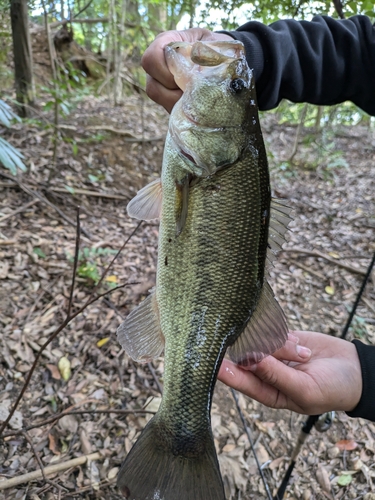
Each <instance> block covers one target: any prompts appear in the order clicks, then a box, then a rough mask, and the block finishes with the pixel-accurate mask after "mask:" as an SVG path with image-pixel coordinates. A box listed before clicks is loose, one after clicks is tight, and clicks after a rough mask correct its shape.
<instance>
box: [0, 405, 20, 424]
mask: <svg viewBox="0 0 375 500" xmlns="http://www.w3.org/2000/svg"><path fill="white" fill-rule="evenodd" d="M8 401H9V400H5V401H4V403H1V404H0V422H4V420H6V419H7V418H8V415H9V410H8V408H9V404H7V402H8ZM9 426H10V427H11V428H12V429H14V430H18V429H22V413H21V412H19V411H17V410H16V411H15V412H14V414H13V416H12V418H11V419H10V421H9Z"/></svg>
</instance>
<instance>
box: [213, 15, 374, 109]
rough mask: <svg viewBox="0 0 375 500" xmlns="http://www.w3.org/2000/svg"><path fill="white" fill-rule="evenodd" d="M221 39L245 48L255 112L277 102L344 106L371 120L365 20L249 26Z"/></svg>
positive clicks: (369, 40) (370, 44) (370, 42)
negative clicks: (254, 92) (253, 85)
mask: <svg viewBox="0 0 375 500" xmlns="http://www.w3.org/2000/svg"><path fill="white" fill-rule="evenodd" d="M221 33H226V34H228V35H230V36H232V37H233V38H235V39H237V40H240V41H241V42H243V44H244V45H245V49H246V54H247V60H248V62H249V65H250V67H251V68H253V69H254V75H255V82H256V87H257V94H258V103H259V108H260V109H262V110H267V109H271V108H274V107H276V106H277V105H278V103H279V102H280V101H281V99H283V98H285V99H289V100H291V101H293V102H309V103H312V104H319V105H330V104H337V103H340V102H343V101H346V100H349V101H352V102H354V103H355V104H357V105H358V106H359V107H360V108H362V109H363V110H364V111H366V112H367V113H369V114H370V115H375V25H373V24H372V23H371V21H370V19H369V18H368V17H366V16H354V17H351V18H349V19H344V20H335V19H332V18H330V17H326V16H317V17H315V18H314V19H313V20H312V21H295V20H292V19H289V20H282V21H277V22H275V23H273V24H271V25H270V26H265V25H264V24H261V23H258V22H256V21H251V22H248V23H246V24H244V25H243V26H240V27H239V28H238V30H237V31H222V32H221Z"/></svg>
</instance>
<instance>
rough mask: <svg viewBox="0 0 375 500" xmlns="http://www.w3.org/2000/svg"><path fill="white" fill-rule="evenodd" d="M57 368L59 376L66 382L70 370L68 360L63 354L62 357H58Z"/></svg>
mask: <svg viewBox="0 0 375 500" xmlns="http://www.w3.org/2000/svg"><path fill="white" fill-rule="evenodd" d="M57 366H58V368H59V370H60V373H61V376H62V378H63V380H65V382H67V381H68V380H69V379H70V376H71V374H72V372H71V370H70V361H69V359H68V358H67V357H66V356H63V357H62V358H60V359H59V362H58V365H57Z"/></svg>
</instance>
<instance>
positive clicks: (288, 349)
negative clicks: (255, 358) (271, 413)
mask: <svg viewBox="0 0 375 500" xmlns="http://www.w3.org/2000/svg"><path fill="white" fill-rule="evenodd" d="M298 341H300V344H301V345H299V344H298ZM301 347H305V349H306V348H307V350H304V349H303V348H302V349H301ZM309 350H311V353H309ZM298 351H300V352H298ZM301 355H302V356H301ZM283 361H284V362H283ZM285 361H289V362H292V365H293V366H288V364H285ZM218 378H219V380H221V381H222V382H224V383H225V384H227V385H229V386H230V387H233V388H234V389H237V390H239V391H241V392H242V393H244V394H246V395H247V396H250V397H251V398H253V399H256V400H257V401H259V402H260V403H263V404H264V405H266V406H270V407H271V408H287V409H289V410H293V411H295V412H298V413H305V414H307V415H319V414H321V413H324V412H326V411H330V410H344V411H352V410H354V408H355V407H356V406H357V404H358V403H359V400H360V398H361V394H362V372H361V365H360V362H359V358H358V354H357V350H356V348H355V346H354V344H352V343H351V342H347V341H346V340H341V339H338V338H336V337H331V336H329V335H324V334H322V333H315V332H301V331H295V332H291V333H290V334H289V339H288V341H287V343H286V345H285V346H284V347H283V348H282V349H280V350H279V351H277V352H276V353H274V354H273V355H272V356H268V357H266V358H264V359H263V360H262V361H261V362H260V363H258V364H256V365H253V366H252V367H251V370H250V371H247V370H246V371H245V370H244V369H242V368H240V367H238V366H237V365H235V364H234V363H232V362H231V361H229V360H227V359H224V361H223V363H222V365H221V368H220V372H219V377H218Z"/></svg>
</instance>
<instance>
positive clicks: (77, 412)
mask: <svg viewBox="0 0 375 500" xmlns="http://www.w3.org/2000/svg"><path fill="white" fill-rule="evenodd" d="M112 413H113V414H118V415H132V414H135V413H140V414H142V415H143V414H146V413H149V414H151V415H155V413H156V412H155V411H151V410H142V409H140V410H118V409H113V410H65V411H62V412H61V413H58V414H57V415H54V416H53V417H50V418H46V419H45V420H41V421H40V422H36V423H35V424H32V425H28V426H27V427H25V428H24V429H21V430H15V431H9V432H5V433H4V438H5V437H10V436H18V435H20V434H23V433H24V432H25V431H29V430H31V429H39V428H40V427H43V426H44V425H48V424H53V423H54V422H56V421H57V420H60V418H63V417H65V416H66V415H86V414H89V415H96V414H112Z"/></svg>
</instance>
